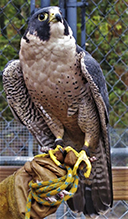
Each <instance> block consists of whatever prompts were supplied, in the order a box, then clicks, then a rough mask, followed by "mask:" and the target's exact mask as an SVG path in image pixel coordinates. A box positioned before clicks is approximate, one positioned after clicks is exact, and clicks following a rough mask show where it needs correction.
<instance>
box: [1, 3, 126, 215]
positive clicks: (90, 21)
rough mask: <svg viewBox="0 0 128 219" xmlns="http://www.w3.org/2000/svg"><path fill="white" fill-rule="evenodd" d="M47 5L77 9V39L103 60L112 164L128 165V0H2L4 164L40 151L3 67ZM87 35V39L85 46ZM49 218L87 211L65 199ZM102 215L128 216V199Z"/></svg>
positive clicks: (65, 10) (20, 161) (15, 55)
mask: <svg viewBox="0 0 128 219" xmlns="http://www.w3.org/2000/svg"><path fill="white" fill-rule="evenodd" d="M47 4H51V5H59V6H60V7H61V9H62V12H63V14H64V16H65V17H68V19H69V21H70V16H73V15H72V14H71V13H70V9H75V10H76V12H77V31H76V33H77V34H76V33H75V29H73V30H74V35H76V36H75V37H76V38H77V42H78V44H81V45H82V47H86V50H87V51H88V52H89V53H91V54H92V56H93V57H94V58H95V59H96V60H97V61H98V62H99V63H100V65H101V67H102V69H103V73H104V75H105V77H106V82H107V86H108V92H109V100H110V135H111V155H112V164H113V166H128V58H127V57H128V0H109V1H108V0H89V1H75V0H74V1H73V0H67V1H66V0H60V1H58V0H51V1H40V0H37V1H24V0H20V1H16V0H10V1H7V0H1V1H0V25H1V33H0V163H1V165H22V164H24V162H25V161H27V160H30V159H32V157H33V156H34V155H35V154H37V153H39V151H38V145H37V142H36V141H35V139H33V137H32V136H31V134H30V133H29V132H28V131H27V130H26V128H25V127H24V126H22V125H21V124H19V123H18V122H16V121H15V120H14V118H13V116H12V113H11V111H10V109H9V107H8V104H7V102H6V96H5V93H4V90H3V86H2V70H3V68H4V66H5V65H6V63H7V62H8V61H9V60H11V59H16V58H18V52H19V47H20V39H21V37H22V35H23V33H24V31H25V29H26V26H27V22H28V19H29V16H30V12H33V10H34V9H35V5H36V8H38V7H43V6H46V5H47ZM78 6H80V7H78ZM83 13H84V16H82V15H83ZM67 15H68V16H67ZM83 17H84V18H83ZM75 19H76V17H75ZM84 22H85V25H84ZM71 25H72V23H71ZM81 33H82V37H81ZM83 38H85V39H86V40H85V44H84V45H83ZM47 218H49V219H50V218H84V216H83V215H79V216H78V215H76V214H74V213H72V212H71V211H70V209H68V207H67V205H66V204H64V205H61V206H60V207H59V209H58V211H57V213H56V215H54V216H51V217H50V216H49V217H47ZM99 218H113V219H115V218H120V219H125V218H128V202H127V201H118V202H114V206H113V208H112V211H111V212H110V213H107V214H106V215H102V216H100V217H99Z"/></svg>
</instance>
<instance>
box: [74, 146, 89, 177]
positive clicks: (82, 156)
mask: <svg viewBox="0 0 128 219" xmlns="http://www.w3.org/2000/svg"><path fill="white" fill-rule="evenodd" d="M82 161H83V162H85V164H86V172H85V173H84V177H85V178H89V176H90V174H91V169H92V165H91V163H90V160H89V158H88V157H87V154H86V152H85V151H83V150H82V151H81V152H80V153H79V156H78V159H77V161H76V163H75V165H74V168H73V173H74V174H76V171H77V169H78V167H79V165H80V163H81V162H82Z"/></svg>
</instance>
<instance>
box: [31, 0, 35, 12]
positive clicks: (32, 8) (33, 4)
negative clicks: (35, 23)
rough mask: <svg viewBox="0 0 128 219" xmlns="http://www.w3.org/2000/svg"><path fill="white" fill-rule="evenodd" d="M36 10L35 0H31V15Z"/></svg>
mask: <svg viewBox="0 0 128 219" xmlns="http://www.w3.org/2000/svg"><path fill="white" fill-rule="evenodd" d="M34 12H35V0H31V4H30V13H31V15H33V14H34Z"/></svg>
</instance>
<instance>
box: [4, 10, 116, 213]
mask: <svg viewBox="0 0 128 219" xmlns="http://www.w3.org/2000/svg"><path fill="white" fill-rule="evenodd" d="M3 84H4V90H5V93H6V96H7V100H8V103H9V105H10V108H11V109H12V112H13V113H14V115H15V117H16V118H17V119H18V120H20V122H21V123H22V124H24V125H25V126H26V127H27V128H28V130H29V131H30V132H31V133H32V134H33V135H34V136H35V138H36V140H37V141H38V143H39V144H40V145H41V146H42V147H54V145H55V143H56V145H57V144H60V143H61V144H63V145H65V146H67V145H70V146H72V147H73V148H75V149H76V150H77V151H80V150H82V149H84V150H85V151H86V153H87V155H88V157H90V158H91V157H93V156H95V158H96V159H95V161H94V162H92V170H91V174H90V177H89V178H88V179H85V180H84V182H83V181H81V182H80V185H79V186H80V188H79V189H78V192H77V193H76V195H75V196H74V198H73V199H72V200H69V202H68V204H69V206H70V207H71V209H72V210H75V211H78V212H79V211H83V212H84V214H85V215H86V214H87V215H92V214H97V213H99V212H100V211H105V210H107V209H108V208H109V207H111V206H112V199H113V194H112V175H111V159H110V145H109V133H108V126H109V115H108V106H109V103H108V92H107V88H106V83H105V78H104V76H103V73H102V70H101V68H100V66H99V64H98V63H97V61H96V60H95V59H94V58H93V57H92V56H91V55H90V54H89V53H88V52H87V51H85V50H83V49H82V48H81V47H80V46H78V45H77V44H76V40H75V38H74V37H73V34H72V30H71V28H70V27H69V25H68V23H67V22H66V20H65V19H64V18H63V16H62V14H61V11H60V9H59V8H58V7H47V8H43V9H40V10H38V11H37V12H36V13H35V14H34V15H33V16H32V17H31V19H30V21H29V24H28V28H27V30H26V32H25V34H24V36H23V37H22V39H21V47H20V53H19V60H13V61H10V62H9V63H8V64H7V65H6V67H5V69H4V71H3Z"/></svg>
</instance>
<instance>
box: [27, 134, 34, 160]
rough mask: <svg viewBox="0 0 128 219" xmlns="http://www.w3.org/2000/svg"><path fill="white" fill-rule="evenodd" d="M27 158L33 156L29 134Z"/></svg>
mask: <svg viewBox="0 0 128 219" xmlns="http://www.w3.org/2000/svg"><path fill="white" fill-rule="evenodd" d="M28 156H29V157H32V156H33V136H32V135H31V133H30V132H29V137H28Z"/></svg>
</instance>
